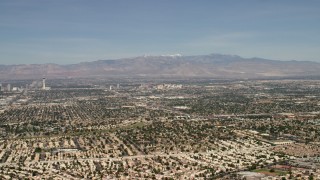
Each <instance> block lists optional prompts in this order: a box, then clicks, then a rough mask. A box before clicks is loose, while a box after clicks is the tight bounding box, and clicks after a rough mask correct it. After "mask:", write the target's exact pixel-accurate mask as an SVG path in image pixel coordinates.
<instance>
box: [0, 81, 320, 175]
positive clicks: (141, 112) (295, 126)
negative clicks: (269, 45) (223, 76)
mask: <svg viewBox="0 0 320 180" xmlns="http://www.w3.org/2000/svg"><path fill="white" fill-rule="evenodd" d="M49 86H50V87H49ZM319 94H320V81H319V80H304V79H303V80H301V79H300V80H285V79H284V80H283V79H282V80H281V79H280V80H279V79H278V80H241V81H238V80H212V79H201V80H199V79H189V80H182V79H172V80H170V81H168V80H166V81H164V80H161V79H133V78H132V79H130V78H128V79H110V80H106V79H94V78H82V79H46V78H43V79H41V78H39V79H38V80H15V81H4V82H2V83H1V97H0V179H261V180H267V179H268V180H269V179H320V171H319V169H320V95H319Z"/></svg>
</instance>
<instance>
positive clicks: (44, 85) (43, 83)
mask: <svg viewBox="0 0 320 180" xmlns="http://www.w3.org/2000/svg"><path fill="white" fill-rule="evenodd" d="M42 89H43V90H46V78H43V79H42Z"/></svg>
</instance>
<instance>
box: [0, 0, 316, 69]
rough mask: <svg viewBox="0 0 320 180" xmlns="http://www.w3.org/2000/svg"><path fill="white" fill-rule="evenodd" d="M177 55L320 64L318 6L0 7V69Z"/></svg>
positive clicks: (206, 1)
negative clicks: (20, 65)
mask: <svg viewBox="0 0 320 180" xmlns="http://www.w3.org/2000/svg"><path fill="white" fill-rule="evenodd" d="M176 53H180V54H182V55H198V54H210V53H222V54H236V55H240V56H243V57H262V58H269V59H280V60H291V59H296V60H312V61H320V0H50V1H49V0H1V1H0V64H21V63H25V64H29V63H48V62H50V63H58V64H69V63H77V62H83V61H94V60H98V59H114V58H121V57H132V56H139V55H144V54H149V55H161V54H176Z"/></svg>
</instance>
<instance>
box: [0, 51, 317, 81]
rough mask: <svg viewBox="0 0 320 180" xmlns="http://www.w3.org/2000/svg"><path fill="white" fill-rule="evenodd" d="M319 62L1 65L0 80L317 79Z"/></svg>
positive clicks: (203, 58) (154, 60)
mask: <svg viewBox="0 0 320 180" xmlns="http://www.w3.org/2000/svg"><path fill="white" fill-rule="evenodd" d="M319 75H320V63H317V62H310V61H277V60H268V59H262V58H242V57H240V56H235V55H221V54H210V55H199V56H181V55H179V54H178V55H166V56H140V57H134V58H123V59H117V60H98V61H93V62H83V63H79V64H70V65H58V64H27V65H26V64H21V65H0V78H1V79H36V78H39V77H47V78H77V77H128V76H130V77H164V78H165V77H186V78H192V77H212V78H268V77H293V76H294V77H302V76H319Z"/></svg>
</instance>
